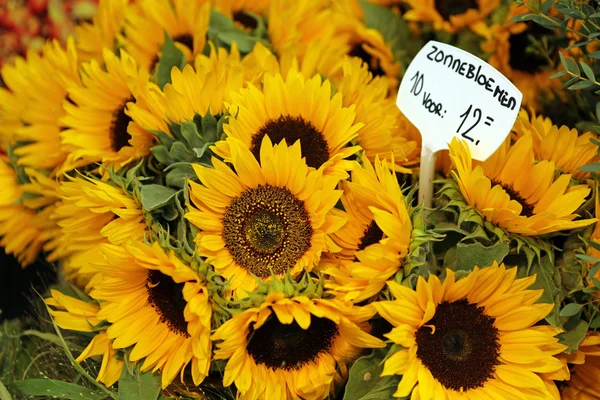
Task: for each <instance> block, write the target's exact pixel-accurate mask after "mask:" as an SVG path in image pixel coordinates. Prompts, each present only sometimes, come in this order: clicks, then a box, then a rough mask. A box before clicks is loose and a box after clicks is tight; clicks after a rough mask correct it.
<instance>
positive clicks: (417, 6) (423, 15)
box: [404, 0, 500, 33]
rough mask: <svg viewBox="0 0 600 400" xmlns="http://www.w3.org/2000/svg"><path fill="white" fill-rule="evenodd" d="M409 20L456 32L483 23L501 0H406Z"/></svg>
mask: <svg viewBox="0 0 600 400" xmlns="http://www.w3.org/2000/svg"><path fill="white" fill-rule="evenodd" d="M406 3H408V5H410V7H411V9H409V10H408V11H407V12H406V13H405V14H404V18H405V19H406V20H407V21H417V22H430V23H432V24H433V27H434V29H435V30H438V31H439V30H444V31H446V32H450V33H456V32H457V31H460V30H462V29H465V28H467V27H469V28H471V29H472V28H473V27H476V26H478V25H481V24H483V20H484V18H485V17H487V16H488V15H489V14H490V13H491V12H492V11H494V10H495V9H496V8H497V7H498V6H499V5H500V0H406Z"/></svg>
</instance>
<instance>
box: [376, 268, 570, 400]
mask: <svg viewBox="0 0 600 400" xmlns="http://www.w3.org/2000/svg"><path fill="white" fill-rule="evenodd" d="M516 275H517V268H510V269H506V268H505V267H504V265H500V266H498V264H496V263H495V262H494V264H493V265H492V266H490V267H487V268H483V269H479V268H477V267H475V269H474V271H473V272H471V273H470V274H469V275H468V276H467V277H465V278H463V279H460V280H458V281H457V280H456V279H455V275H454V272H453V271H451V270H446V279H445V280H444V283H443V284H441V283H440V280H439V278H438V277H437V276H434V275H430V276H429V279H428V280H427V281H426V280H425V279H424V278H423V277H419V280H418V282H417V289H416V291H414V290H412V289H409V288H407V287H405V286H402V285H399V284H397V283H395V282H392V281H390V282H388V287H389V289H390V291H391V292H392V294H393V295H394V297H395V300H392V301H382V302H378V303H374V305H375V308H376V309H377V311H378V312H379V314H380V315H381V316H382V317H383V318H385V319H386V320H387V321H389V322H390V323H391V324H392V325H393V326H394V328H393V329H392V330H391V331H390V332H389V333H387V334H386V335H385V336H386V337H388V338H389V339H390V340H391V341H393V342H394V343H396V344H398V345H400V346H402V349H401V350H399V351H397V352H396V353H395V354H394V355H392V356H391V357H390V358H388V359H387V360H386V362H385V366H384V369H383V373H382V376H388V375H402V380H401V381H400V383H399V385H398V390H397V391H396V393H394V396H395V397H406V396H408V395H410V393H411V391H413V390H414V393H413V398H420V399H446V398H450V399H454V398H465V399H481V398H498V399H540V400H541V399H552V398H555V397H554V396H552V394H551V391H550V390H549V389H548V387H552V386H554V383H553V382H552V381H545V379H544V377H543V376H541V375H540V373H548V372H552V371H558V370H560V369H561V368H562V363H561V362H560V360H558V359H557V358H556V357H554V356H555V355H556V354H558V353H560V352H562V351H563V350H564V349H566V346H563V345H561V344H559V343H558V338H556V337H555V336H556V335H557V334H559V333H560V332H561V330H560V329H559V328H556V327H553V326H549V325H544V326H533V325H534V324H535V323H537V322H538V321H540V320H541V319H543V318H544V317H545V316H546V315H548V313H550V311H551V310H552V307H553V306H554V305H553V304H535V302H536V301H537V300H538V299H539V298H540V296H542V294H543V290H541V289H540V290H527V288H528V287H529V286H531V285H532V284H533V283H534V282H535V276H530V277H526V278H522V279H515V277H516ZM413 388H414V389H413ZM415 396H416V397H415ZM556 399H557V400H558V398H556Z"/></svg>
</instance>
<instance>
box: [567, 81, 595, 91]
mask: <svg viewBox="0 0 600 400" xmlns="http://www.w3.org/2000/svg"><path fill="white" fill-rule="evenodd" d="M593 84H594V83H593V82H590V81H581V82H577V83H575V84H573V85H571V86H569V87H568V88H567V89H569V90H579V89H587V88H589V87H590V86H592V85H593Z"/></svg>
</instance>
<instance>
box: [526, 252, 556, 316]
mask: <svg viewBox="0 0 600 400" xmlns="http://www.w3.org/2000/svg"><path fill="white" fill-rule="evenodd" d="M529 273H530V275H533V274H535V275H536V279H535V283H534V284H533V285H532V286H531V288H530V289H543V290H544V293H543V294H542V297H540V300H539V302H540V303H550V304H554V308H553V309H552V311H551V312H550V314H548V316H547V317H546V321H548V322H549V323H550V324H552V325H556V326H558V324H559V320H558V310H560V303H561V298H560V289H559V288H560V284H559V283H560V274H559V272H558V271H557V270H556V269H555V268H554V263H553V262H552V261H551V260H550V258H549V257H542V259H541V260H540V262H539V263H538V262H536V263H534V264H533V266H532V267H531V271H529ZM557 282H558V283H557Z"/></svg>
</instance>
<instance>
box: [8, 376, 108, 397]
mask: <svg viewBox="0 0 600 400" xmlns="http://www.w3.org/2000/svg"><path fill="white" fill-rule="evenodd" d="M9 386H10V387H15V388H17V389H18V390H19V391H20V392H21V393H22V394H24V395H26V396H44V397H45V398H52V397H54V398H59V399H72V400H102V399H105V398H106V395H105V394H103V393H97V392H92V391H91V390H90V389H88V388H86V387H83V386H80V385H76V384H74V383H69V382H64V381H57V380H53V379H26V380H23V381H15V382H12V383H10V384H9Z"/></svg>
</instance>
